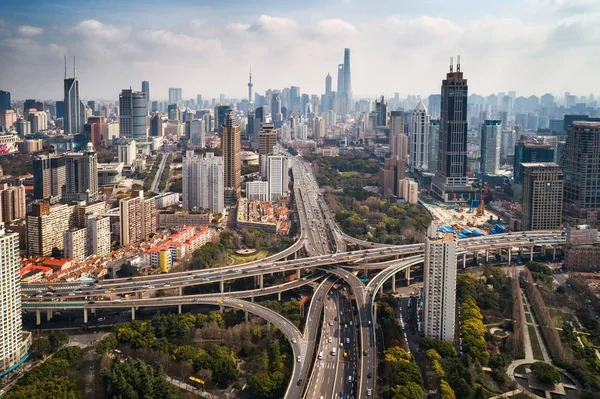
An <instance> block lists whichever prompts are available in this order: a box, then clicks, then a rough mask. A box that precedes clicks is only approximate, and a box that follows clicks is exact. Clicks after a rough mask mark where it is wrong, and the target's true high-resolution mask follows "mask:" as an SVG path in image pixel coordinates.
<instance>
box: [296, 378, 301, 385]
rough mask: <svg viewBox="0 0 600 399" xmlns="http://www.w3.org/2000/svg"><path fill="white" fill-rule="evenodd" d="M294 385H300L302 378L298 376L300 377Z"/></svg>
mask: <svg viewBox="0 0 600 399" xmlns="http://www.w3.org/2000/svg"><path fill="white" fill-rule="evenodd" d="M296 385H298V386H300V385H302V378H300V379H299V380H298V382H297V383H296Z"/></svg>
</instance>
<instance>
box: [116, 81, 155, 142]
mask: <svg viewBox="0 0 600 399" xmlns="http://www.w3.org/2000/svg"><path fill="white" fill-rule="evenodd" d="M147 115H148V99H147V98H146V93H144V92H143V91H132V90H131V89H124V90H122V91H121V94H120V95H119V136H120V137H121V138H133V139H136V140H139V141H146V140H147V138H148V128H147V126H146V119H147V118H146V117H147Z"/></svg>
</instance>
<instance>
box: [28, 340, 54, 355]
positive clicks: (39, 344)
mask: <svg viewBox="0 0 600 399" xmlns="http://www.w3.org/2000/svg"><path fill="white" fill-rule="evenodd" d="M50 353H52V347H51V346H50V341H49V340H48V338H43V337H42V338H38V339H36V340H35V341H33V344H32V345H31V354H32V355H33V357H36V358H38V359H41V358H43V357H44V356H47V355H49V354H50Z"/></svg>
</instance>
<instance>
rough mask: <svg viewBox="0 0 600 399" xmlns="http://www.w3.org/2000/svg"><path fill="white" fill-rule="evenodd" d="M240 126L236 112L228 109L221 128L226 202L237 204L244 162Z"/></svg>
mask: <svg viewBox="0 0 600 399" xmlns="http://www.w3.org/2000/svg"><path fill="white" fill-rule="evenodd" d="M240 139H241V137H240V124H239V121H238V118H237V116H236V115H235V112H234V111H233V110H232V109H228V110H227V113H226V115H225V121H224V123H223V126H222V127H221V151H222V152H223V161H224V164H225V167H224V176H225V180H224V185H225V201H226V202H229V203H232V202H235V201H236V200H237V199H238V198H239V196H240V191H241V183H242V162H241V155H240V151H241V142H240Z"/></svg>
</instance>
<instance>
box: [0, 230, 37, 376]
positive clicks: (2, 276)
mask: <svg viewBox="0 0 600 399" xmlns="http://www.w3.org/2000/svg"><path fill="white" fill-rule="evenodd" d="M20 266H21V260H20V258H19V234H17V233H12V232H9V231H6V230H5V229H4V223H0V292H2V300H1V301H0V326H2V327H1V331H2V332H1V334H0V338H1V339H0V375H4V374H5V372H8V371H9V370H10V369H11V368H12V367H14V366H16V365H17V364H19V362H20V361H21V360H22V359H23V358H24V357H25V356H26V355H27V354H28V353H29V347H30V346H31V334H23V321H22V316H21V276H20V275H19V270H20Z"/></svg>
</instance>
